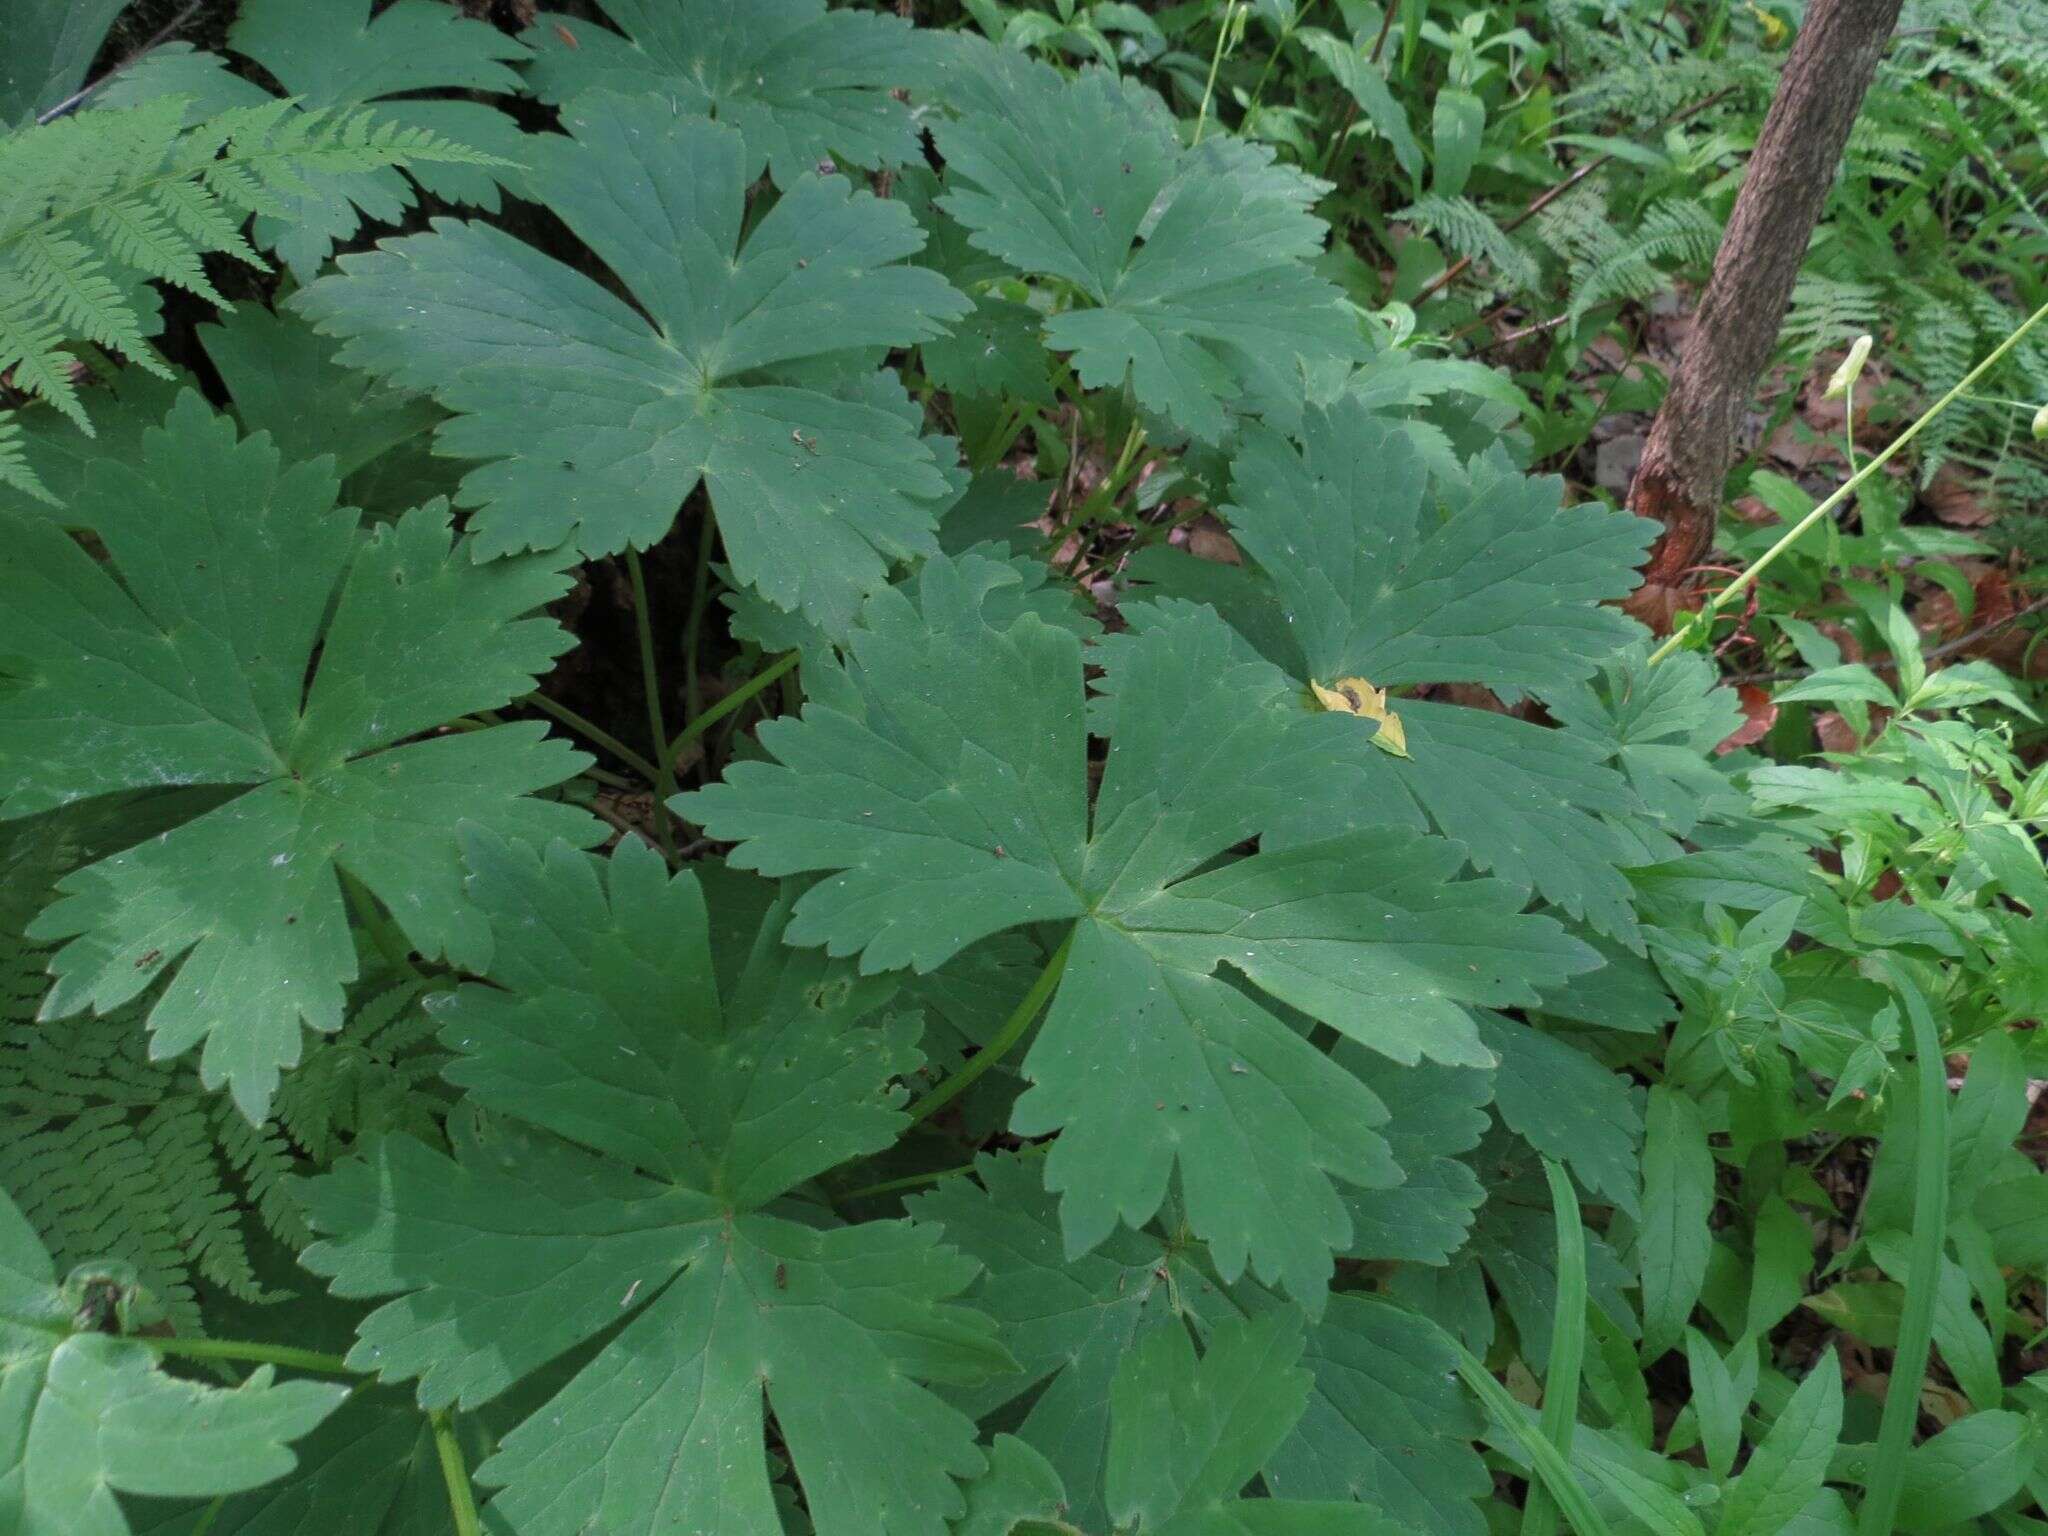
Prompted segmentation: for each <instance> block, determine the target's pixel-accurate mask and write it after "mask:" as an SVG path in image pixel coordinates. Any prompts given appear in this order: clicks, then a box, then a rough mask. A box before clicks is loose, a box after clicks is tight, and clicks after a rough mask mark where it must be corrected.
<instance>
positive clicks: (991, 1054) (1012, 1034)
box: [909, 928, 1075, 1125]
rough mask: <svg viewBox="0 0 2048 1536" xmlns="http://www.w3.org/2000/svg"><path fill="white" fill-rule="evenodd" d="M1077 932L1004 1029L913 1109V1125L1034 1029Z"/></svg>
mask: <svg viewBox="0 0 2048 1536" xmlns="http://www.w3.org/2000/svg"><path fill="white" fill-rule="evenodd" d="M1074 933H1075V930H1074V929H1072V928H1069V929H1068V930H1067V936H1066V937H1065V938H1064V939H1061V940H1060V947H1059V948H1058V949H1056V950H1054V951H1053V952H1052V958H1051V959H1050V960H1048V961H1046V962H1045V969H1044V970H1042V971H1040V972H1039V973H1038V980H1036V981H1034V982H1033V983H1031V990H1030V991H1029V992H1026V993H1025V994H1024V1000H1023V1001H1022V1002H1020V1003H1019V1004H1017V1008H1016V1011H1015V1012H1014V1013H1012V1014H1011V1015H1010V1016H1009V1017H1008V1018H1007V1019H1005V1020H1003V1027H1002V1028H1001V1029H999V1030H997V1031H996V1032H995V1034H994V1035H993V1036H992V1037H991V1038H990V1040H989V1042H988V1044H987V1045H986V1046H985V1047H983V1048H982V1050H981V1051H980V1052H979V1054H977V1055H976V1056H975V1057H974V1058H973V1059H972V1060H971V1061H969V1062H968V1063H967V1064H966V1065H965V1066H963V1067H961V1069H960V1070H959V1071H958V1072H955V1073H954V1074H953V1075H952V1076H951V1077H949V1078H947V1079H946V1080H945V1081H944V1082H942V1083H940V1084H939V1085H938V1086H937V1087H936V1088H934V1089H932V1091H931V1092H930V1093H928V1094H926V1095H925V1096H924V1097H923V1098H921V1099H919V1100H918V1101H917V1102H916V1103H915V1104H913V1105H911V1106H910V1111H909V1113H910V1123H911V1124H912V1125H916V1124H918V1123H919V1122H920V1121H924V1120H928V1119H930V1118H931V1117H932V1116H933V1115H935V1114H937V1113H938V1112H939V1111H940V1110H942V1109H944V1108H945V1107H946V1106H947V1105H948V1104H950V1103H952V1102H953V1101H954V1100H955V1099H957V1098H959V1097H960V1095H961V1094H963V1093H965V1092H966V1091H967V1090H968V1089H969V1088H971V1087H973V1086H974V1084H975V1082H976V1081H977V1080H978V1079H979V1078H980V1077H981V1075H982V1074H983V1073H984V1072H986V1071H988V1069H989V1068H990V1067H992V1066H994V1065H995V1064H996V1063H997V1062H999V1061H1001V1060H1002V1059H1003V1056H1004V1055H1005V1054H1006V1053H1007V1052H1008V1051H1009V1049H1010V1047H1012V1046H1013V1045H1015V1044H1016V1043H1017V1042H1018V1041H1019V1040H1021V1039H1022V1038H1023V1037H1024V1031H1025V1030H1027V1029H1029V1028H1030V1027H1031V1021H1032V1020H1033V1019H1035V1018H1037V1017H1038V1010H1039V1009H1040V1008H1042V1007H1044V1006H1045V1000H1046V999H1047V998H1049V997H1051V996H1052V991H1053V988H1054V987H1056V986H1058V985H1059V981H1060V973H1061V972H1063V971H1065V970H1066V968H1067V951H1068V950H1070V949H1072V948H1073V947H1074Z"/></svg>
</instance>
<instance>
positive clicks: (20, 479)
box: [0, 411, 57, 506]
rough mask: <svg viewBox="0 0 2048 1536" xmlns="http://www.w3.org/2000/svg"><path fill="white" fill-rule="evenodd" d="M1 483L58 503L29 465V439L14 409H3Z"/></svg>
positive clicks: (52, 503)
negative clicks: (23, 432)
mask: <svg viewBox="0 0 2048 1536" xmlns="http://www.w3.org/2000/svg"><path fill="white" fill-rule="evenodd" d="M0 485H5V486H12V487H13V488H14V489H15V490H17V491H21V492H23V493H24V494H26V495H29V496H33V497H35V499H36V500H37V501H45V502H48V503H50V504H51V505H52V506H54V505H56V502H57V498H56V497H54V496H52V495H51V494H50V488H49V487H48V486H47V485H44V484H43V481H42V477H41V476H40V475H38V474H37V473H36V472H35V469H34V468H33V467H32V466H31V465H30V464H29V461H28V439H27V438H25V437H24V436H22V432H21V423H20V422H18V421H16V420H15V419H14V413H13V412H12V411H0Z"/></svg>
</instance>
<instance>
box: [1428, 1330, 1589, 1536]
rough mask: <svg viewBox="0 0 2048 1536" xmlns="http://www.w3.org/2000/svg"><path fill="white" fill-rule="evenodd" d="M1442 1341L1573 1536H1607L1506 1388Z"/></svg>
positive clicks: (1465, 1352) (1466, 1353)
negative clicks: (1518, 1449) (1518, 1448)
mask: <svg viewBox="0 0 2048 1536" xmlns="http://www.w3.org/2000/svg"><path fill="white" fill-rule="evenodd" d="M1444 1340H1445V1342H1447V1343H1448V1344H1449V1345H1450V1346H1451V1349H1452V1350H1453V1351H1454V1352H1455V1354H1456V1356H1457V1361H1458V1376H1459V1379H1460V1380H1462V1381H1463V1382H1464V1383H1465V1385H1466V1386H1467V1387H1468V1388H1470V1389H1471V1391H1472V1395H1473V1396H1474V1397H1476V1398H1478V1399H1479V1401H1480V1402H1481V1403H1483V1404H1485V1405H1486V1408H1487V1411H1488V1412H1490V1413H1491V1414H1492V1415H1493V1416H1494V1418H1495V1419H1496V1420H1497V1421H1498V1422H1499V1424H1500V1426H1501V1428H1503V1429H1505V1430H1506V1431H1507V1432H1508V1433H1509V1434H1511V1435H1513V1436H1514V1437H1515V1439H1516V1440H1517V1441H1518V1442H1519V1443H1520V1444H1521V1447H1522V1451H1523V1454H1525V1455H1526V1456H1527V1457H1528V1458H1529V1464H1530V1466H1531V1467H1532V1468H1534V1469H1535V1473H1536V1477H1537V1480H1538V1481H1539V1482H1540V1483H1541V1484H1542V1486H1543V1487H1544V1488H1545V1489H1547V1490H1548V1491H1549V1493H1550V1496H1551V1497H1552V1498H1553V1499H1555V1500H1556V1501H1557V1507H1558V1508H1559V1509H1561V1510H1563V1511H1564V1517H1565V1520H1566V1521H1567V1522H1568V1523H1569V1524H1570V1525H1571V1528H1572V1530H1573V1531H1575V1532H1576V1533H1577V1536H1609V1533H1608V1529H1607V1522H1606V1521H1605V1520H1602V1519H1601V1518H1600V1511H1599V1510H1597V1509H1595V1508H1594V1507H1593V1501H1592V1500H1591V1499H1590V1498H1588V1497H1587V1495H1586V1490H1585V1489H1583V1488H1581V1487H1580V1486H1579V1480H1578V1478H1577V1477H1575V1476H1574V1475H1573V1473H1572V1469H1571V1463H1570V1462H1568V1461H1566V1460H1565V1459H1564V1458H1563V1457H1562V1456H1560V1455H1558V1453H1557V1447H1556V1446H1554V1445H1552V1444H1551V1443H1550V1442H1549V1441H1548V1440H1546V1439H1544V1438H1543V1436H1542V1435H1541V1434H1540V1433H1539V1432H1538V1431H1537V1430H1535V1429H1533V1428H1531V1427H1530V1424H1529V1421H1528V1416H1527V1414H1526V1413H1525V1412H1524V1410H1523V1408H1522V1405H1521V1404H1520V1403H1518V1402H1516V1401H1515V1400H1514V1398H1512V1397H1510V1396H1509V1395H1508V1389H1507V1388H1506V1387H1503V1386H1502V1385H1501V1384H1500V1383H1499V1382H1497V1381H1495V1380H1494V1379H1493V1373H1492V1372H1491V1371H1489V1370H1487V1368H1486V1366H1485V1365H1484V1364H1483V1363H1482V1362H1481V1361H1480V1360H1479V1359H1478V1358H1477V1357H1476V1356H1475V1355H1474V1354H1473V1353H1472V1351H1471V1350H1469V1349H1467V1348H1466V1347H1465V1346H1464V1345H1462V1344H1460V1343H1459V1342H1458V1341H1457V1340H1456V1339H1454V1338H1452V1337H1451V1336H1450V1335H1449V1334H1448V1333H1446V1334H1444Z"/></svg>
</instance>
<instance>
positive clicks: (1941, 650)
mask: <svg viewBox="0 0 2048 1536" xmlns="http://www.w3.org/2000/svg"><path fill="white" fill-rule="evenodd" d="M2043 612H2048V593H2044V594H2043V595H2041V596H2040V597H2037V598H2035V599H2034V600H2033V601H2032V602H2031V603H2028V604H2027V605H2026V607H2024V608H2015V609H2014V610H2013V611H2012V612H2011V613H2008V614H2007V615H2006V616H2005V617H2004V618H2002V619H1993V620H1992V621H1991V622H1990V623H1989V624H1980V625H1979V626H1978V627H1977V628H1975V629H1973V630H1971V631H1970V632H1969V633H1968V634H1966V635H1958V636H1957V637H1956V638H1955V639H1953V640H1946V641H1943V642H1942V643H1941V644H1940V645H1937V646H1936V647H1935V648H1934V649H1933V650H1931V651H1928V652H1926V653H1925V655H1924V657H1923V659H1924V660H1925V661H1926V662H1927V663H1928V664H1929V665H1930V666H1931V665H1932V664H1933V663H1935V662H1937V661H1946V660H1948V658H1949V657H1951V656H1953V655H1955V654H1956V653H1957V652H1959V651H1967V650H1968V649H1969V648H1970V647H1971V646H1973V645H1980V644H1982V643H1983V642H1984V641H1986V640H1989V639H1990V638H1991V637H1992V636H1993V635H1996V634H2002V633H2003V632H2004V631H2006V630H2008V629H2011V628H2012V627H2013V625H2015V624H2018V623H2020V622H2021V621H2022V620H2024V619H2030V618H2032V617H2033V616H2034V615H2035V614H2037V613H2043ZM1869 665H1870V670H1871V671H1873V672H1892V671H1896V670H1897V669H1898V662H1897V660H1896V659H1895V658H1893V657H1890V656H1883V657H1880V658H1878V659H1877V660H1876V661H1873V662H1871V663H1870V664H1869ZM1813 673H1814V668H1812V667H1792V668H1789V669H1787V670H1785V671H1782V672H1740V673H1737V674H1735V675H1734V676H1731V677H1724V678H1722V679H1721V681H1722V682H1724V683H1727V684H1730V685H1731V686H1736V687H1739V686H1741V685H1742V684H1745V683H1795V682H1797V681H1799V679H1800V678H1802V677H1811V676H1813Z"/></svg>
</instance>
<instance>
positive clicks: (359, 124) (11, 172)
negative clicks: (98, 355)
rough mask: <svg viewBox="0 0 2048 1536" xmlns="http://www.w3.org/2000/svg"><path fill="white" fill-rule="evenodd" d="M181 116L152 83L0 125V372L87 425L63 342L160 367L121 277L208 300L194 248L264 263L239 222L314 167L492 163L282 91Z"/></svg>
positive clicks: (358, 169)
mask: <svg viewBox="0 0 2048 1536" xmlns="http://www.w3.org/2000/svg"><path fill="white" fill-rule="evenodd" d="M184 118H185V102H184V99H183V98H180V97H164V98H160V99H158V100H155V101H151V102H147V103H144V104H143V105H141V106H137V107H132V108H125V109H120V110H110V111H100V112H86V113H80V114H77V115H75V116H71V117H66V118H61V119H59V120H58V121H56V122H54V123H50V124H48V125H45V126H31V127H27V128H23V129H19V130H17V131H16V132H14V133H12V134H9V135H7V136H5V137H4V138H0V371H5V372H7V373H9V374H10V376H11V378H12V381H13V383H14V385H15V386H16V387H17V388H19V389H22V390H24V391H26V392H27V393H29V394H33V395H37V396H39V397H41V398H42V399H45V400H48V401H49V402H51V403H52V404H53V405H55V406H56V407H57V408H58V409H59V410H61V411H62V412H63V413H64V414H65V415H66V416H68V417H69V418H70V419H71V420H72V422H73V423H74V424H75V425H77V426H78V427H79V428H80V429H81V430H82V431H85V432H86V433H88V434H90V433H91V430H92V428H91V425H90V423H89V422H88V421H87V420H86V416H85V410H84V407H83V406H82V405H81V404H80V403H79V399H78V392H77V389H76V388H75V387H74V385H73V384H72V382H71V378H70V359H69V358H68V357H67V356H66V351H65V349H66V348H67V347H68V346H70V345H72V344H74V343H77V342H86V343H90V344H91V345H93V346H97V347H103V348H107V349H109V350H112V351H116V352H119V353H121V354H122V355H124V356H126V357H128V358H130V359H132V360H133V361H135V362H138V363H140V364H141V365H142V366H144V367H146V368H148V369H150V370H151V371H152V372H157V373H163V374H165V375H166V376H168V371H167V369H166V368H165V365H164V364H163V363H162V362H161V361H160V360H159V359H158V358H157V357H156V355H155V353H154V352H153V351H152V350H151V348H150V346H149V344H148V341H147V339H146V336H147V331H148V329H149V326H148V325H147V324H146V323H145V319H144V316H143V315H142V314H140V313H139V312H138V311H137V309H136V307H135V305H134V304H133V303H132V302H131V301H130V300H129V298H128V296H127V294H126V293H124V291H123V289H122V284H121V281H120V280H121V279H122V278H123V277H124V276H132V277H140V278H143V279H152V280H156V281H160V282H167V283H171V284H174V285H175V286H177V287H181V288H184V289H187V290H189V291H190V292H192V293H196V294H199V295H201V296H202V297H204V298H206V299H208V300H210V301H212V302H215V303H220V302H221V298H220V295H219V293H217V292H216V291H215V289H214V288H213V286H212V285H211V284H210V283H209V282H208V281H207V279H206V275H205V272H204V270H203V268H202V267H201V265H200V258H201V257H202V256H203V255H205V254H207V253H209V252H212V253H217V254H220V255H224V256H228V257H231V258H233V259H234V260H236V261H240V262H243V263H245V264H247V265H250V266H254V267H258V268H264V267H265V263H264V262H263V260H262V258H260V257H259V256H258V255H257V254H256V252H255V250H254V249H253V248H252V247H251V246H250V245H249V243H248V241H247V240H246V239H244V238H243V236H242V225H243V223H244V222H245V221H246V220H247V219H248V217H249V216H250V215H252V214H261V213H270V214H277V213H288V212H289V211H290V210H291V208H292V206H293V202H294V199H297V198H301V197H304V196H306V195H307V194H308V193H309V192H312V191H314V190H315V186H316V183H317V182H319V181H320V180H322V179H326V178H333V177H338V176H350V175H356V174H360V173H362V172H365V171H372V170H379V169H383V168H385V167H389V166H398V165H403V164H406V163H409V162H429V161H432V162H440V163H444V164H462V165H478V166H501V165H503V164H504V163H505V162H504V161H502V160H500V159H498V158H497V157H495V156H492V155H487V154H483V153H481V152H480V151H477V150H473V149H470V148H468V147H467V146H465V145H461V144H457V143H454V142H453V141H451V140H448V139H444V138H442V137H440V136H439V135H438V134H435V133H432V132H430V131H428V130H426V129H422V128H415V127H409V126H406V125H404V124H401V123H397V122H394V121H392V120H390V119H389V118H388V117H385V116H382V115H380V114H378V113H375V112H371V111H366V110H355V109H335V110H328V111H318V112H307V111H302V110H301V109H300V108H299V105H298V103H297V102H296V101H294V100H292V99H291V98H288V97H280V98H278V99H276V100H272V101H267V102H263V103H261V104H259V105H256V106H250V107H238V108H235V109H234V110H232V111H228V112H223V113H220V114H218V115H217V116H215V117H212V118H209V119H207V120H205V121H204V122H201V123H199V124H197V125H196V126H194V127H191V128H187V127H186V126H185V122H184ZM10 441H11V442H12V448H11V450H10V446H9V444H10ZM26 474H27V469H26V466H25V464H23V463H22V462H21V457H20V451H19V441H18V439H10V438H9V437H8V436H0V478H5V479H6V480H7V481H8V483H10V484H18V485H22V486H23V487H24V488H29V487H28V484H27V483H26V482H24V481H23V480H22V479H21V478H20V477H21V476H23V475H26ZM30 478H31V479H32V478H33V477H30Z"/></svg>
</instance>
